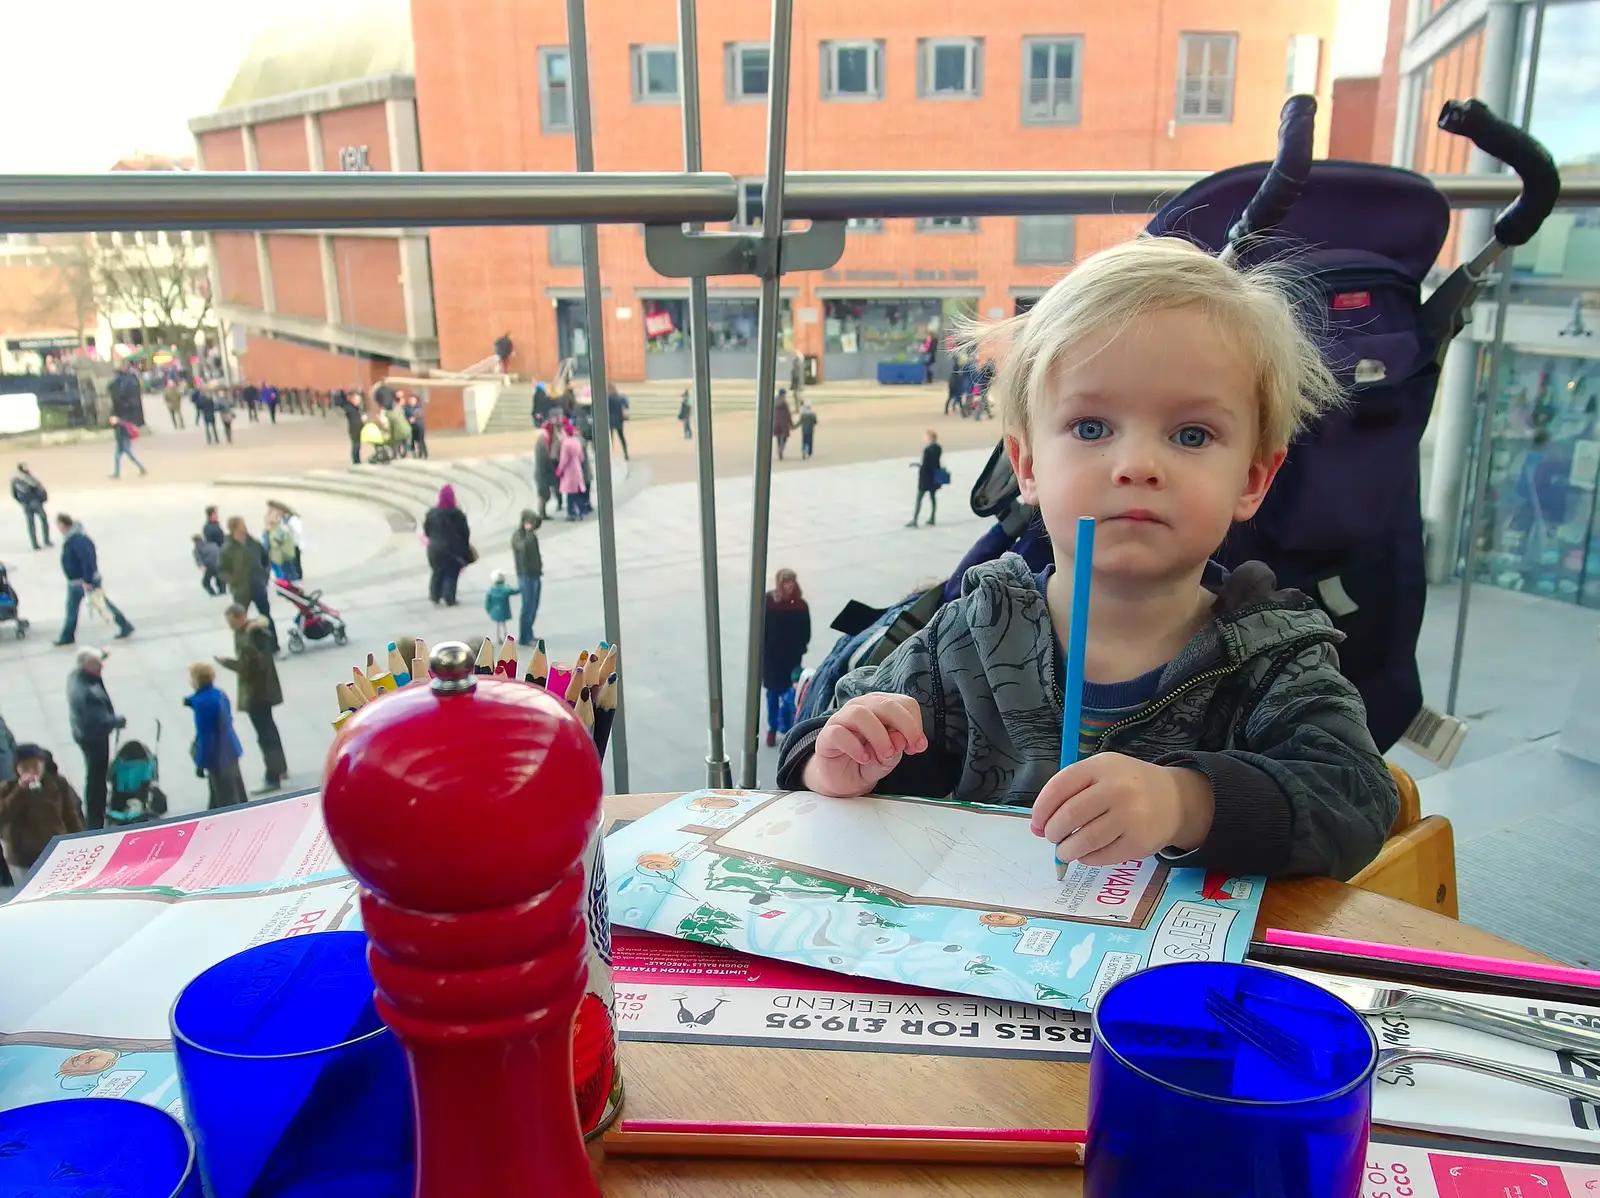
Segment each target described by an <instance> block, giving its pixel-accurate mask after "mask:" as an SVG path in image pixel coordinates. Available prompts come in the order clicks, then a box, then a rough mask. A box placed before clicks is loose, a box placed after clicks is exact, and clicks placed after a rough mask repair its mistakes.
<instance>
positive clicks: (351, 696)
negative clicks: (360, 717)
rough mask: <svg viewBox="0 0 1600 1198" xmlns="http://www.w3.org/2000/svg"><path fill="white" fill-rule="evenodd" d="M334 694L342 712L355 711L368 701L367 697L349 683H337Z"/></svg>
mask: <svg viewBox="0 0 1600 1198" xmlns="http://www.w3.org/2000/svg"><path fill="white" fill-rule="evenodd" d="M333 694H334V701H335V702H337V703H338V704H339V710H340V711H354V710H355V709H356V708H358V707H360V706H361V705H362V704H363V703H365V702H366V701H367V697H366V696H365V695H363V694H362V693H361V692H360V691H358V690H357V689H356V688H355V687H353V686H351V685H350V684H349V683H348V682H340V683H336V684H335V685H334V688H333Z"/></svg>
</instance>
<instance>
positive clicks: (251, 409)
mask: <svg viewBox="0 0 1600 1198" xmlns="http://www.w3.org/2000/svg"><path fill="white" fill-rule="evenodd" d="M239 398H240V399H242V400H243V401H244V411H245V415H246V416H248V417H249V418H250V423H251V424H260V423H261V414H260V412H258V411H257V409H258V408H259V407H260V405H261V388H260V387H258V386H256V385H255V384H254V383H246V384H245V385H244V388H243V390H241V391H240V392H239ZM229 440H232V438H231V437H230V438H229Z"/></svg>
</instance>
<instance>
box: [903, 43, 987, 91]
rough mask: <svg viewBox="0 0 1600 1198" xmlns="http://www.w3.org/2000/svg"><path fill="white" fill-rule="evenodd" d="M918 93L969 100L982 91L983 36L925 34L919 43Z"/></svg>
mask: <svg viewBox="0 0 1600 1198" xmlns="http://www.w3.org/2000/svg"><path fill="white" fill-rule="evenodd" d="M917 49H918V55H917V95H918V96H919V97H920V98H922V99H924V100H926V99H939V98H950V99H959V100H967V99H972V98H974V97H976V96H977V95H978V94H979V87H978V84H979V74H978V72H979V62H980V59H981V57H982V51H983V41H982V39H981V38H975V37H961V38H924V39H923V40H922V41H920V42H918V43H917Z"/></svg>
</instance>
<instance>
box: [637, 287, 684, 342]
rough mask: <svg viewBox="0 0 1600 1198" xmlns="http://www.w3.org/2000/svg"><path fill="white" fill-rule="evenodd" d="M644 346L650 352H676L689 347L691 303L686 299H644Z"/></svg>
mask: <svg viewBox="0 0 1600 1198" xmlns="http://www.w3.org/2000/svg"><path fill="white" fill-rule="evenodd" d="M644 348H645V352H646V353H650V354H676V353H683V352H686V351H687V350H688V348H689V304H688V302H687V301H686V300H679V299H666V300H653V299H647V300H645V301H644Z"/></svg>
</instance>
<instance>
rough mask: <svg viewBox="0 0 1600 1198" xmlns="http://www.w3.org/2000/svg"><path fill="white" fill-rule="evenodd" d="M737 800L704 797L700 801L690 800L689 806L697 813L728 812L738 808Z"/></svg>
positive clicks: (721, 797)
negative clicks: (730, 809) (732, 808)
mask: <svg viewBox="0 0 1600 1198" xmlns="http://www.w3.org/2000/svg"><path fill="white" fill-rule="evenodd" d="M738 805H739V801H738V800H737V799H729V798H725V797H723V796H720V795H702V796H701V797H700V798H698V799H690V800H689V806H690V807H691V808H693V809H694V810H696V811H727V810H728V809H729V808H730V807H737V806H738Z"/></svg>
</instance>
